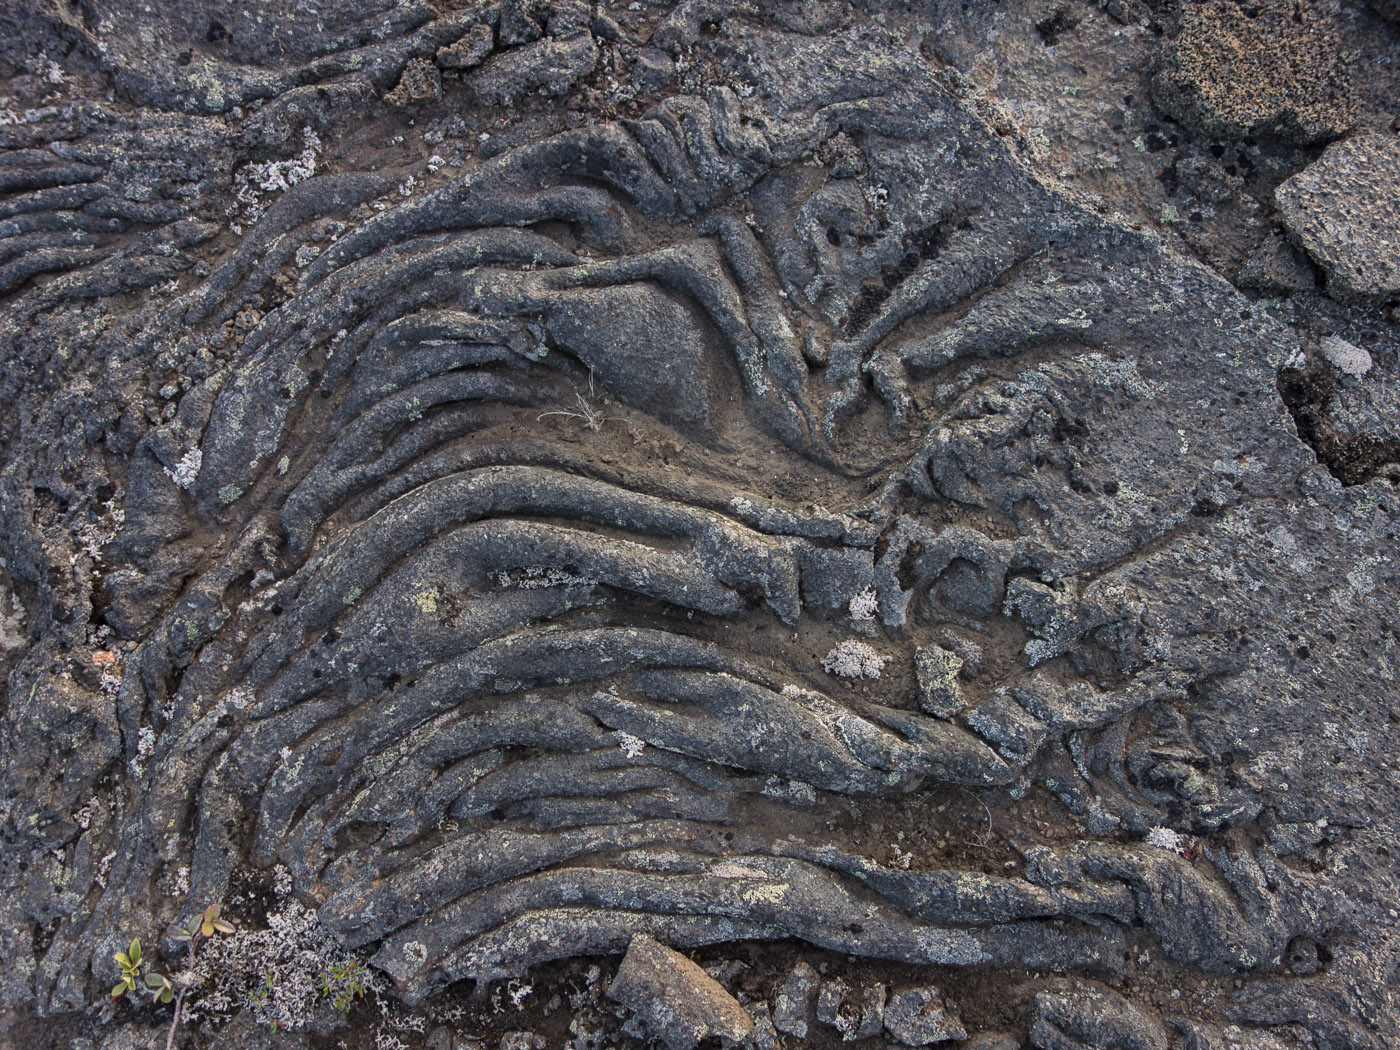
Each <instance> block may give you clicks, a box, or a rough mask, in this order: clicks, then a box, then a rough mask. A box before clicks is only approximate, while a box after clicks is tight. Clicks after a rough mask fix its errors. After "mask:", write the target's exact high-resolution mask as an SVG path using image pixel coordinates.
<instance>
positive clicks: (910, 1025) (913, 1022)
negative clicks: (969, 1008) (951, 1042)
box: [885, 987, 967, 1046]
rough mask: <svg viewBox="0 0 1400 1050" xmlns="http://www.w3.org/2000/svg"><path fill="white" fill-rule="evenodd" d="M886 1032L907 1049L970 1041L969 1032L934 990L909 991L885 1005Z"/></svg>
mask: <svg viewBox="0 0 1400 1050" xmlns="http://www.w3.org/2000/svg"><path fill="white" fill-rule="evenodd" d="M885 1030H886V1031H887V1032H889V1033H890V1035H891V1036H892V1037H893V1038H894V1039H895V1040H897V1041H898V1042H900V1043H902V1044H903V1045H904V1046H927V1045H928V1044H929V1043H936V1042H939V1041H940V1040H943V1039H966V1038H967V1029H965V1028H964V1027H963V1026H962V1023H961V1022H960V1021H959V1020H958V1019H957V1017H955V1016H954V1015H953V1014H952V1012H951V1011H950V1010H949V1009H948V1007H947V1006H946V1005H945V1004H944V1002H943V997H942V996H941V995H940V994H939V992H938V989H936V988H931V987H927V988H910V989H908V990H907V991H903V992H899V993H898V994H896V995H895V996H894V997H893V998H891V999H890V1001H889V1002H888V1003H886V1004H885Z"/></svg>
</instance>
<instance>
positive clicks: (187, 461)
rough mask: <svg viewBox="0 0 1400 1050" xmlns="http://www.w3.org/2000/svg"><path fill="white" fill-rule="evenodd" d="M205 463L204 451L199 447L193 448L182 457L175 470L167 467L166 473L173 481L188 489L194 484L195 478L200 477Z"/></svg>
mask: <svg viewBox="0 0 1400 1050" xmlns="http://www.w3.org/2000/svg"><path fill="white" fill-rule="evenodd" d="M203 465H204V453H203V452H202V451H200V450H199V449H197V448H192V449H190V450H189V451H188V452H186V453H185V454H184V455H183V456H181V457H180V460H179V462H177V463H176V464H175V469H174V470H171V469H170V468H169V467H167V468H166V470H165V473H166V475H167V476H168V477H169V478H170V480H171V481H173V482H175V484H177V485H179V486H180V487H181V488H182V489H188V488H189V487H190V486H191V485H193V484H194V480H195V478H197V477H199V468H200V467H202V466H203Z"/></svg>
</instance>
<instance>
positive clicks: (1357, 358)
mask: <svg viewBox="0 0 1400 1050" xmlns="http://www.w3.org/2000/svg"><path fill="white" fill-rule="evenodd" d="M1317 348H1318V349H1319V350H1321V351H1322V356H1323V357H1324V358H1326V359H1327V363H1328V364H1329V365H1331V366H1332V367H1333V368H1335V369H1336V370H1337V371H1339V372H1341V373H1343V374H1345V375H1349V376H1352V377H1353V378H1356V379H1360V378H1361V377H1362V376H1364V375H1365V374H1366V373H1367V372H1369V371H1370V370H1371V355H1370V354H1369V353H1368V352H1367V351H1366V350H1364V349H1362V348H1361V347H1359V346H1356V345H1355V344H1353V343H1349V342H1347V341H1346V340H1345V339H1343V338H1341V337H1340V336H1336V335H1329V336H1326V337H1324V338H1323V340H1322V341H1321V342H1320V343H1318V347H1317Z"/></svg>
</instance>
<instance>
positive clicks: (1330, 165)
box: [1274, 134, 1400, 298]
mask: <svg viewBox="0 0 1400 1050" xmlns="http://www.w3.org/2000/svg"><path fill="white" fill-rule="evenodd" d="M1274 197H1275V199H1276V200H1277V202H1278V210H1279V217H1280V218H1281V219H1282V220H1283V224H1284V226H1286V227H1287V228H1288V231H1289V233H1290V234H1291V235H1292V236H1293V238H1294V239H1295V240H1296V241H1297V242H1298V244H1299V245H1301V246H1302V247H1303V248H1304V249H1305V250H1306V251H1307V253H1308V254H1309V255H1310V256H1312V258H1313V260H1314V261H1315V262H1316V263H1317V264H1318V265H1319V266H1321V267H1322V268H1323V269H1324V270H1325V271H1326V272H1327V289H1328V291H1329V292H1330V293H1332V294H1335V295H1337V296H1339V297H1365V298H1383V297H1388V296H1395V295H1400V137H1397V136H1395V135H1375V134H1366V135H1356V136H1353V137H1352V138H1349V139H1346V140H1345V141H1342V142H1334V143H1333V144H1332V145H1330V146H1328V147H1327V149H1326V151H1325V152H1324V153H1323V154H1322V156H1321V157H1319V158H1318V160H1317V161H1316V162H1314V163H1312V164H1310V165H1308V166H1307V167H1306V168H1304V169H1303V170H1302V171H1300V172H1299V173H1298V174H1297V175H1294V176H1293V177H1292V178H1291V179H1289V180H1288V181H1287V182H1285V183H1283V184H1282V185H1281V186H1279V188H1278V189H1277V190H1276V191H1275V194H1274Z"/></svg>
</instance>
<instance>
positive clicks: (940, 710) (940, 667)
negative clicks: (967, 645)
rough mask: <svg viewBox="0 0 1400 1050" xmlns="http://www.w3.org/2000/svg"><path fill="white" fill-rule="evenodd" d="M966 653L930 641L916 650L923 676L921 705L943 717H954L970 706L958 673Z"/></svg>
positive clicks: (916, 667)
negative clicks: (930, 643)
mask: <svg viewBox="0 0 1400 1050" xmlns="http://www.w3.org/2000/svg"><path fill="white" fill-rule="evenodd" d="M962 666H963V662H962V657H960V656H958V654H957V653H953V652H949V651H948V650H947V649H944V648H943V647H942V646H941V645H930V646H926V647H924V648H922V649H917V650H915V652H914V670H915V671H916V672H917V673H918V676H919V706H920V707H922V708H923V709H924V710H925V711H927V712H928V713H929V714H931V715H937V716H938V717H939V718H951V717H952V716H953V715H955V714H957V713H958V712H959V711H961V710H962V709H963V708H964V707H965V706H967V698H966V697H964V696H963V691H962V686H961V685H960V684H959V683H958V673H959V672H960V671H961V670H962Z"/></svg>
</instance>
